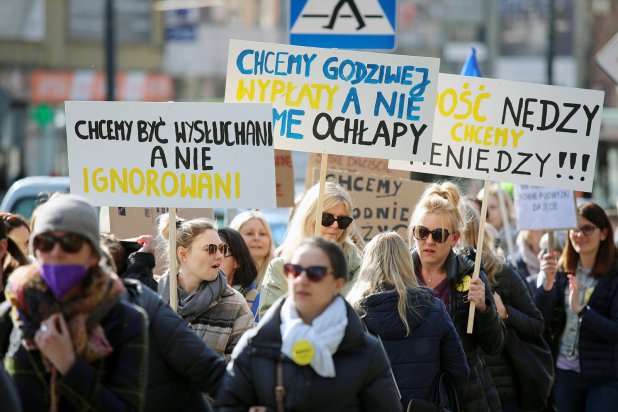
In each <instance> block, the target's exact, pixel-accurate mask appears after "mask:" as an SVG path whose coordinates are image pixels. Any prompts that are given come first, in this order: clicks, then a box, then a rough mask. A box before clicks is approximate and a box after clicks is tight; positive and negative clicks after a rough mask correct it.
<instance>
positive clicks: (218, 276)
mask: <svg viewBox="0 0 618 412" xmlns="http://www.w3.org/2000/svg"><path fill="white" fill-rule="evenodd" d="M169 224H170V222H169V215H168V214H164V215H161V217H160V218H159V235H160V237H161V238H162V239H163V240H164V242H163V243H167V242H168V239H169ZM175 224H176V256H175V258H176V263H177V267H178V273H176V274H175V276H176V278H177V282H178V283H177V288H178V306H177V312H178V314H179V315H180V316H181V317H182V318H183V319H184V320H185V322H187V324H188V325H189V327H191V329H193V330H194V331H195V333H197V334H198V335H199V336H200V337H201V338H202V339H204V341H205V342H206V343H207V344H208V346H210V347H211V348H212V349H213V350H215V351H216V352H219V353H220V354H222V355H223V356H224V357H225V359H226V360H229V359H230V356H231V354H232V350H233V349H234V346H236V344H237V343H238V340H239V339H240V337H241V336H242V334H243V333H245V331H246V330H247V329H250V328H251V327H253V325H254V322H253V315H252V313H251V309H249V306H247V302H246V301H245V298H244V297H243V296H242V295H241V294H240V293H239V292H238V291H236V290H234V288H232V287H231V286H229V285H228V283H227V277H226V276H225V274H224V273H223V272H222V271H221V264H222V261H223V257H224V256H225V255H227V253H228V245H227V244H225V243H223V242H222V241H221V238H220V237H219V234H218V233H217V227H216V226H215V224H214V222H213V221H212V220H210V219H205V218H198V219H192V220H184V219H180V218H178V219H177V220H176V222H175ZM169 276H170V273H166V274H164V275H163V276H162V277H161V279H160V280H159V294H160V295H161V298H162V299H163V301H164V302H166V303H169V301H170V290H169Z"/></svg>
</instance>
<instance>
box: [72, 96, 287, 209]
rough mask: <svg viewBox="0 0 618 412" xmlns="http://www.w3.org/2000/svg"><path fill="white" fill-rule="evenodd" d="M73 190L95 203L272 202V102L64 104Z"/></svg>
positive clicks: (252, 204) (258, 204)
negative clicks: (232, 103)
mask: <svg viewBox="0 0 618 412" xmlns="http://www.w3.org/2000/svg"><path fill="white" fill-rule="evenodd" d="M65 107H66V126H67V146H68V155H69V176H70V180H71V192H72V193H78V194H81V195H84V196H86V197H87V198H89V199H90V200H91V201H92V203H93V204H95V205H99V206H118V205H123V206H125V207H130V206H137V207H152V206H156V207H178V208H204V207H206V206H208V207H213V208H214V207H222V208H225V207H230V208H231V207H263V208H270V207H275V205H276V203H275V167H274V149H273V144H272V130H271V123H272V110H271V107H270V105H250V104H237V105H233V106H230V105H226V104H223V103H128V102H66V104H65Z"/></svg>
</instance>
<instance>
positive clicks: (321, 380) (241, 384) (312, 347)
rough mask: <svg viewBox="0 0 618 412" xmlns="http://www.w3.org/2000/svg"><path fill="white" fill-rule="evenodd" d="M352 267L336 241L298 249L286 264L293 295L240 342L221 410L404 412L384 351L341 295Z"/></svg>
mask: <svg viewBox="0 0 618 412" xmlns="http://www.w3.org/2000/svg"><path fill="white" fill-rule="evenodd" d="M346 260H347V258H346V256H345V254H344V252H343V251H342V249H341V248H340V247H339V246H338V245H337V244H336V243H334V242H332V241H330V240H326V239H323V238H313V237H312V238H308V239H305V240H304V241H302V242H301V243H300V245H299V246H298V247H297V250H296V251H295V252H294V253H293V254H292V257H291V259H290V261H289V263H286V264H284V273H285V276H286V278H287V283H288V288H289V291H290V292H289V295H286V296H285V297H284V298H283V299H281V300H279V301H278V302H277V303H276V304H275V305H274V306H273V308H272V310H270V311H269V312H268V314H267V316H266V317H265V318H263V319H262V321H261V322H260V324H259V326H258V327H257V328H256V329H253V330H251V331H249V332H247V334H245V336H243V338H242V339H241V342H240V343H239V344H238V346H237V347H236V350H235V351H234V354H233V360H232V362H231V363H230V365H228V372H227V374H226V376H225V377H224V380H223V387H222V389H221V390H220V391H219V398H218V399H217V407H218V409H217V410H219V411H222V412H229V411H238V412H240V411H243V412H245V411H247V410H269V411H274V410H281V411H283V410H287V411H376V412H377V411H398V410H401V405H400V404H399V398H398V396H397V392H396V387H395V384H394V381H393V379H392V377H391V372H390V367H389V365H388V360H387V358H386V355H385V354H384V351H383V350H382V348H381V347H380V344H379V342H378V341H377V340H376V339H375V338H373V337H371V336H369V335H368V334H367V333H365V332H364V330H363V326H362V323H361V321H360V319H359V318H358V316H357V315H356V313H354V309H352V307H351V306H350V305H349V304H347V303H346V302H345V300H344V299H343V297H342V296H341V295H340V294H339V293H340V292H341V289H342V288H343V287H344V285H345V283H346V280H347V279H348V276H349V271H348V269H347V263H346ZM278 396H280V398H279V399H278ZM254 407H255V409H250V408H254ZM257 407H260V408H261V409H259V408H257Z"/></svg>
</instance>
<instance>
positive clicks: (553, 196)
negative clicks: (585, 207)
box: [515, 185, 577, 230]
mask: <svg viewBox="0 0 618 412" xmlns="http://www.w3.org/2000/svg"><path fill="white" fill-rule="evenodd" d="M515 213H516V214H517V229H519V230H522V229H525V230H559V229H571V228H574V227H577V212H576V207H575V197H574V196H573V192H572V191H570V190H564V189H550V188H545V187H536V186H528V185H515Z"/></svg>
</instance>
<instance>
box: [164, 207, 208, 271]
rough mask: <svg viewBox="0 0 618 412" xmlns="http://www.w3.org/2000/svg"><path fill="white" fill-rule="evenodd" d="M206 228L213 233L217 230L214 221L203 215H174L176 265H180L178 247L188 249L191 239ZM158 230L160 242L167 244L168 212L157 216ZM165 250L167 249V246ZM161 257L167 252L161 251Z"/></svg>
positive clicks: (168, 232)
mask: <svg viewBox="0 0 618 412" xmlns="http://www.w3.org/2000/svg"><path fill="white" fill-rule="evenodd" d="M207 230H214V231H215V233H216V232H217V225H216V224H215V222H214V221H212V220H210V219H207V218H205V217H200V218H197V219H191V220H186V219H181V218H179V217H176V264H177V265H178V266H180V259H178V248H179V247H181V246H182V247H183V248H185V249H189V248H190V247H191V243H193V240H194V239H195V238H196V237H198V236H199V235H201V234H202V233H204V232H205V231H207ZM158 231H159V236H160V237H161V239H162V240H163V242H161V244H162V245H167V243H168V242H169V236H170V216H169V214H168V213H165V214H162V215H161V216H159V223H158ZM217 236H218V234H217ZM165 250H166V251H167V248H166V249H165ZM162 257H163V258H167V257H168V254H167V253H165V252H163V253H162ZM166 260H169V259H166Z"/></svg>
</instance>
